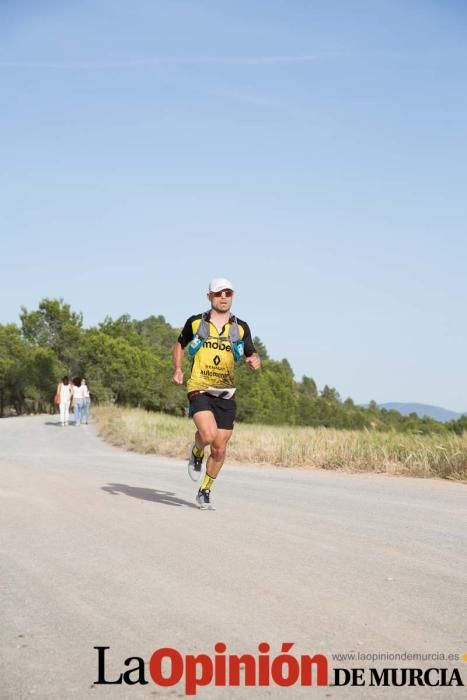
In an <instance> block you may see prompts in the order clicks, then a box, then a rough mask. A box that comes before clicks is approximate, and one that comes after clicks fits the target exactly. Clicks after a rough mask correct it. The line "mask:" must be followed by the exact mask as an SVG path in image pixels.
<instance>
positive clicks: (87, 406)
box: [81, 378, 91, 425]
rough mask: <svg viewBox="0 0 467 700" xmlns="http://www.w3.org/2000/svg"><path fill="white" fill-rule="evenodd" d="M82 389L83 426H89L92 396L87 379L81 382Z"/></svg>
mask: <svg viewBox="0 0 467 700" xmlns="http://www.w3.org/2000/svg"><path fill="white" fill-rule="evenodd" d="M81 389H82V390H83V418H82V423H83V425H87V424H88V422H89V413H90V411H91V394H90V393H89V387H88V383H87V381H86V379H84V378H83V379H82V380H81Z"/></svg>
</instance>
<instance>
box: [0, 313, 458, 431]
mask: <svg viewBox="0 0 467 700" xmlns="http://www.w3.org/2000/svg"><path fill="white" fill-rule="evenodd" d="M179 332H180V329H179V328H174V327H172V326H171V325H170V324H169V323H168V322H167V321H166V320H165V318H164V316H150V317H149V318H146V319H144V320H142V321H138V320H135V319H132V318H131V317H130V316H129V315H127V314H124V315H122V316H120V317H119V318H117V319H112V318H110V317H109V316H107V317H106V318H105V319H104V320H103V321H102V322H101V323H99V324H98V325H97V326H96V327H91V328H83V316H82V314H81V313H77V312H74V311H72V310H71V308H70V306H69V305H68V304H66V303H64V301H63V299H43V300H42V301H41V302H40V304H39V306H38V308H37V310H35V311H28V310H27V309H26V308H25V307H22V308H21V313H20V325H19V326H18V325H16V324H6V325H0V416H1V417H4V416H5V415H11V414H17V415H21V414H23V413H26V412H27V413H34V412H36V413H37V412H44V411H50V410H52V407H53V395H54V392H55V388H56V385H57V382H58V381H59V379H60V378H61V377H62V376H63V375H65V374H68V375H70V376H84V377H86V379H87V380H88V383H89V386H90V390H91V396H92V399H93V401H95V402H97V403H106V402H113V403H115V404H117V405H121V406H137V407H141V408H145V409H147V410H149V411H163V412H166V413H171V414H175V415H184V414H185V412H186V406H187V400H186V394H185V392H184V391H183V389H181V388H180V387H177V386H175V385H173V384H172V383H171V378H172V364H171V349H172V346H173V344H174V342H175V340H176V339H177V337H178V334H179ZM254 343H255V346H256V348H257V350H258V352H259V354H260V355H261V358H262V369H261V372H258V373H252V372H250V371H249V369H248V367H246V366H245V364H244V363H243V364H240V365H239V366H238V367H237V370H236V379H237V382H236V384H237V386H238V389H239V391H238V393H237V416H238V420H240V421H243V422H246V423H264V424H272V425H303V426H326V427H332V428H346V429H359V430H364V429H367V430H395V431H400V432H419V433H433V432H439V433H444V432H447V431H454V432H456V433H458V434H462V433H463V431H464V430H466V429H467V417H465V416H463V417H462V418H460V419H459V420H456V421H450V422H448V423H440V422H438V421H435V420H433V419H431V418H419V417H418V416H417V414H415V413H412V414H411V415H409V416H402V415H401V414H400V413H399V412H398V411H394V410H389V411H388V410H386V409H384V408H381V409H380V408H378V407H377V405H376V403H375V402H374V401H372V402H371V403H370V404H369V406H368V407H367V408H364V407H362V406H358V405H356V404H355V403H354V402H353V400H352V399H351V398H346V399H345V400H342V399H341V397H340V396H339V394H338V392H337V391H336V389H335V388H333V387H331V386H328V385H325V386H324V387H323V388H322V389H318V386H317V385H316V382H315V381H314V380H313V379H312V378H311V377H307V376H304V377H302V379H301V381H299V382H297V381H296V380H295V377H294V374H293V371H292V368H291V366H290V364H289V362H288V361H287V360H286V359H283V360H280V361H278V360H274V359H272V358H270V357H269V355H268V352H267V349H266V346H265V345H264V343H263V342H262V341H261V340H260V339H259V338H254ZM184 369H185V373H186V375H185V376H187V374H188V373H189V370H190V367H189V361H188V360H187V359H185V368H184Z"/></svg>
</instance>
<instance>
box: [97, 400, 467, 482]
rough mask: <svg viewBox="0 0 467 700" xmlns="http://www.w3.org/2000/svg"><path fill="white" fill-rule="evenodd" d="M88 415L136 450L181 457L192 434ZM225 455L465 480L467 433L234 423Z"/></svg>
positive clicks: (181, 427) (115, 413) (175, 423)
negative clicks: (384, 431)
mask: <svg viewBox="0 0 467 700" xmlns="http://www.w3.org/2000/svg"><path fill="white" fill-rule="evenodd" d="M93 417H94V419H95V421H96V423H97V427H98V431H99V434H100V435H101V436H102V437H103V438H104V439H106V440H108V441H109V442H111V443H112V444H113V445H117V446H120V447H124V448H126V449H128V450H134V451H136V452H143V453H157V454H161V455H166V456H169V457H181V458H184V457H186V455H187V450H188V447H189V444H190V442H191V441H192V439H193V434H194V430H193V423H192V421H191V420H188V419H187V418H177V417H175V416H168V415H165V414H163V413H149V412H147V411H143V410H141V409H122V408H115V407H104V406H101V407H98V408H95V409H94V411H93ZM228 460H229V462H244V463H247V464H272V465H277V466H281V467H302V468H305V469H312V468H321V469H336V470H345V471H358V472H383V473H387V474H401V475H405V476H417V477H439V478H444V479H456V480H460V481H465V480H467V435H464V436H463V437H458V436H457V435H455V434H448V435H443V436H439V435H436V436H435V435H433V436H431V435H414V434H406V433H395V432H387V433H380V432H374V431H357V430H333V429H330V428H304V427H290V426H287V427H275V426H274V427H273V426H264V425H245V424H243V425H242V424H237V425H236V427H235V431H234V434H233V437H232V440H231V441H230V443H229V449H228Z"/></svg>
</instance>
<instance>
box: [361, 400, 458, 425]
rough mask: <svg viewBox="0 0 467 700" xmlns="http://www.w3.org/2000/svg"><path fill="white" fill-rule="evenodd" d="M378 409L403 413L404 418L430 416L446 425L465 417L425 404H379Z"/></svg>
mask: <svg viewBox="0 0 467 700" xmlns="http://www.w3.org/2000/svg"><path fill="white" fill-rule="evenodd" d="M367 405H368V404H367ZM378 408H385V409H387V410H388V411H391V410H394V411H399V413H401V414H402V415H403V416H408V415H409V413H416V414H417V415H418V416H420V418H423V417H424V416H428V417H429V418H434V419H435V420H438V421H440V422H441V423H446V422H447V421H448V420H457V419H458V418H460V417H461V416H462V415H465V414H462V413H456V412H455V411H449V410H448V409H447V408H441V407H440V406H430V405H428V404H423V403H397V402H392V403H391V402H390V403H379V404H378Z"/></svg>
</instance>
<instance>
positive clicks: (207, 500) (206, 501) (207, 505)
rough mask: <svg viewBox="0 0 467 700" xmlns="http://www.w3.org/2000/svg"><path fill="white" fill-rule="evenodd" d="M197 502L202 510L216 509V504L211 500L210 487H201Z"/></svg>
mask: <svg viewBox="0 0 467 700" xmlns="http://www.w3.org/2000/svg"><path fill="white" fill-rule="evenodd" d="M196 503H197V504H198V505H199V507H200V510H216V506H215V505H213V503H212V501H211V492H210V490H209V489H204V491H201V489H200V490H199V491H198V493H197V494H196Z"/></svg>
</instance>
